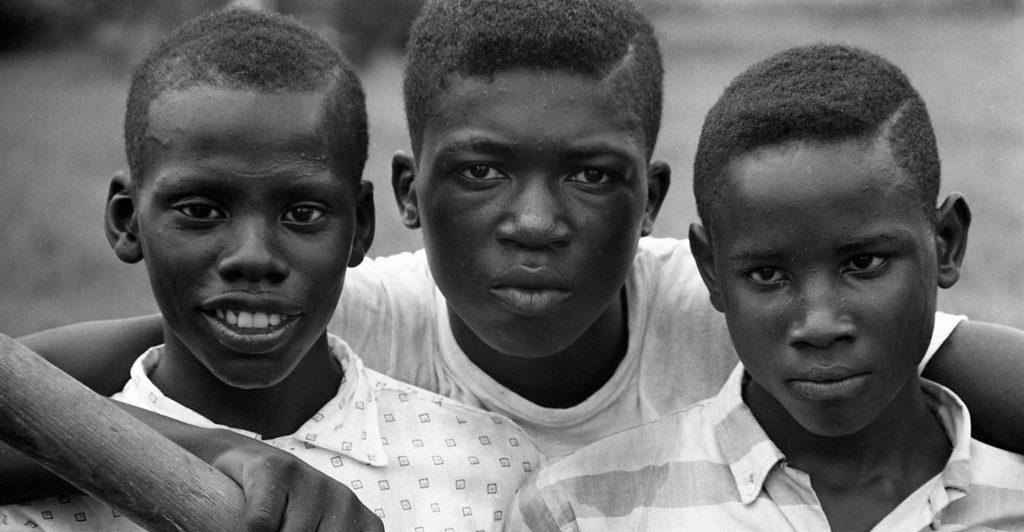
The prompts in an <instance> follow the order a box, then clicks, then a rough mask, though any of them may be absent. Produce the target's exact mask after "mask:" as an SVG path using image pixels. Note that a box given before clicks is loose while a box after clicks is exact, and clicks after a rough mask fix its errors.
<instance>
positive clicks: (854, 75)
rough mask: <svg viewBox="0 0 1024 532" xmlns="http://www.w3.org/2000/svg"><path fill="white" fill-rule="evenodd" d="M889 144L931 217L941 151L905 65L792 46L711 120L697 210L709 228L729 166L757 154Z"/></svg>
mask: <svg viewBox="0 0 1024 532" xmlns="http://www.w3.org/2000/svg"><path fill="white" fill-rule="evenodd" d="M853 139H861V140H864V141H871V140H875V139H884V140H885V141H887V142H888V144H889V147H890V149H891V151H892V154H893V157H894V159H895V161H896V164H897V165H898V166H899V167H900V169H902V170H903V172H904V173H905V174H906V176H907V177H908V178H909V180H910V181H911V185H912V186H913V187H914V189H915V190H916V192H917V193H918V194H919V197H920V201H921V202H922V205H923V208H924V209H925V210H924V212H926V213H931V212H932V211H934V208H935V201H936V199H937V197H938V191H939V173H940V169H939V153H938V148H937V146H936V142H935V134H934V132H933V131H932V125H931V121H930V120H929V118H928V112H927V110H926V109H925V105H924V102H923V101H922V100H921V97H920V96H919V95H918V93H917V91H915V90H914V88H913V87H912V86H911V84H910V81H909V80H908V79H907V76H906V75H905V74H904V73H903V72H902V71H900V69H899V68H897V67H896V66H894V65H893V64H892V63H890V62H888V61H886V60H885V59H883V58H881V57H879V56H877V55H875V54H872V53H870V52H867V51H864V50H861V49H858V48H853V47H849V46H843V45H833V44H817V45H810V46H802V47H796V48H791V49H789V50H786V51H784V52H781V53H779V54H776V55H773V56H771V57H769V58H768V59H765V60H764V61H761V62H759V63H757V64H755V65H753V66H752V67H750V68H749V69H748V70H746V71H745V72H743V73H742V74H740V75H739V76H738V77H736V79H734V80H733V81H732V83H730V84H729V86H728V87H726V89H725V92H724V93H723V94H722V96H721V97H720V98H719V99H718V101H717V102H716V103H715V105H714V106H713V107H712V108H711V110H710V111H709V112H708V114H707V117H706V118H705V120H704V127H703V129H702V131H701V135H700V141H699V143H698V145H697V153H696V156H695V158H694V163H693V189H694V196H695V197H696V199H697V211H698V214H699V215H700V218H701V220H702V221H703V222H704V223H705V225H707V224H709V223H710V222H711V215H712V211H713V208H714V205H715V204H716V202H717V201H719V200H720V198H721V194H722V191H723V189H724V186H725V184H726V180H727V179H728V175H727V173H726V172H727V170H728V167H729V164H730V163H731V162H732V161H733V160H735V159H736V158H737V157H739V156H742V155H744V154H746V153H749V152H751V151H753V150H755V149H758V148H761V147H766V146H773V145H779V144H782V143H785V142H789V141H812V142H823V143H831V142H840V141H845V140H853Z"/></svg>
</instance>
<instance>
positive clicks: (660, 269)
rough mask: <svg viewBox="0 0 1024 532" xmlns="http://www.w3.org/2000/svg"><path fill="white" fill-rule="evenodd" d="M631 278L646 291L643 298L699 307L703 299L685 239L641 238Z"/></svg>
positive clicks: (699, 282) (695, 269) (703, 295)
mask: <svg viewBox="0 0 1024 532" xmlns="http://www.w3.org/2000/svg"><path fill="white" fill-rule="evenodd" d="M632 275H633V282H635V283H636V284H637V286H638V288H639V289H640V290H642V291H644V292H646V294H645V297H650V298H652V299H653V298H658V297H669V298H672V299H673V300H674V301H675V302H682V303H684V304H690V302H691V301H693V302H696V303H698V304H700V305H704V304H705V302H706V300H707V290H706V289H705V287H704V282H703V281H702V280H701V278H700V272H699V270H697V263H696V262H695V261H694V260H693V255H692V254H691V253H690V244H689V241H688V240H680V239H676V238H653V237H644V238H641V239H640V243H639V245H638V246H637V253H636V258H635V259H634V260H633V272H632ZM708 306H709V305H708Z"/></svg>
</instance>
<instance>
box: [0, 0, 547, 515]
mask: <svg viewBox="0 0 1024 532" xmlns="http://www.w3.org/2000/svg"><path fill="white" fill-rule="evenodd" d="M125 139H126V145H127V154H128V161H129V168H130V173H131V177H130V178H128V177H126V176H124V175H118V176H115V178H114V180H113V182H112V184H111V196H110V199H109V202H108V208H107V219H106V221H107V224H106V229H107V234H108V237H109V240H110V242H111V245H112V247H113V248H114V251H115V253H116V254H117V256H118V257H119V258H120V259H121V260H124V261H126V262H138V261H140V260H142V259H143V258H145V261H146V266H147V271H148V273H149V277H150V282H151V284H152V286H153V292H154V296H155V297H156V300H157V303H158V304H159V306H160V309H161V313H162V317H163V321H164V338H165V340H166V343H165V344H164V345H162V346H159V347H156V348H153V349H151V350H149V351H148V352H147V353H146V354H144V355H143V356H142V357H141V358H139V359H138V361H137V362H136V363H135V365H134V367H133V368H132V379H131V381H130V382H129V383H128V384H127V385H126V386H125V388H124V390H123V391H122V392H121V393H119V394H117V395H116V396H115V397H116V398H118V399H120V400H122V401H124V402H127V403H130V404H133V405H135V406H137V407H141V408H146V409H149V410H152V411H155V412H158V413H161V414H163V415H166V416H169V417H173V418H177V419H179V420H182V421H186V422H188V423H191V424H194V425H197V426H201V427H206V428H218V427H219V428H228V427H230V428H231V429H232V430H235V431H238V432H241V433H243V434H247V435H250V436H252V437H254V438H258V439H263V440H264V441H265V442H267V443H269V444H270V445H273V446H276V447H279V448H282V449H286V450H287V451H289V452H291V453H293V454H295V455H296V456H298V457H300V458H301V459H303V460H304V461H306V462H308V463H309V464H311V465H313V466H314V467H316V468H317V469H319V470H321V471H323V472H325V473H327V474H329V475H330V476H331V477H332V478H334V479H336V480H338V481H340V482H342V483H344V484H345V485H347V486H348V487H349V488H351V489H352V490H353V492H354V493H356V494H357V495H358V496H359V497H360V499H361V500H362V502H363V503H364V504H365V505H367V507H369V508H370V509H372V510H373V511H374V512H375V513H376V514H377V517H379V518H380V519H381V521H382V522H383V523H384V525H385V526H387V527H388V529H389V530H414V529H419V528H424V529H430V530H442V529H458V530H482V529H494V528H497V527H500V525H501V521H502V519H503V517H502V511H503V510H504V509H505V508H506V507H507V505H508V502H509V501H510V500H511V497H512V494H513V493H514V491H515V489H516V487H517V486H518V485H519V484H520V483H521V482H522V479H523V478H524V476H525V475H526V473H527V472H529V471H530V470H531V469H532V468H533V467H535V466H536V464H537V452H536V450H535V448H534V447H533V445H532V442H531V441H530V439H529V437H528V436H527V435H526V434H525V433H523V432H522V431H521V430H520V429H519V428H518V427H516V426H515V425H514V424H513V423H511V422H509V421H508V420H507V419H505V418H503V417H501V416H497V415H494V414H489V413H486V412H483V411H480V410H478V409H475V408H472V407H469V406H466V405H462V404H459V403H457V402H454V401H452V400H450V399H447V398H442V397H440V396H438V395H435V394H433V393H429V392H426V391H424V390H421V389H417V388H414V387H412V386H410V385H406V384H403V383H399V382H397V381H395V380H393V379H390V378H388V377H386V376H383V375H380V374H378V373H376V372H373V371H371V370H368V369H365V368H364V367H363V366H362V362H361V361H360V359H359V358H358V357H357V356H356V355H355V354H354V353H353V352H352V351H351V349H349V347H348V345H347V344H345V343H344V342H343V341H342V340H341V339H339V338H337V337H334V336H331V335H328V334H327V332H326V326H327V322H328V321H329V319H330V318H331V316H332V314H333V312H334V308H335V305H336V303H337V300H338V296H339V295H340V293H341V290H342V284H343V280H344V277H345V271H346V267H347V266H355V265H356V264H358V263H359V262H360V261H361V260H362V259H363V256H364V254H365V251H366V249H367V247H368V246H369V244H370V242H371V240H372V236H373V200H372V192H371V187H370V185H369V184H368V183H367V182H365V181H361V180H360V176H361V173H362V169H363V165H364V163H365V160H366V150H367V133H366V111H365V104H364V99H363V92H362V88H361V86H360V84H359V81H358V79H357V78H356V77H355V74H354V73H353V72H352V71H351V69H350V67H349V66H348V64H347V62H346V61H345V60H344V59H343V58H342V57H341V55H340V54H339V53H338V52H337V51H335V50H334V49H333V48H331V47H330V46H329V45H327V44H326V43H325V42H324V41H323V40H321V39H319V38H318V37H316V36H315V35H314V34H313V33H312V32H311V31H310V30H308V29H306V28H303V27H301V26H299V25H298V24H297V23H295V22H293V21H291V20H289V19H286V18H284V17H280V16H273V15H269V14H265V13H260V12H256V11H249V10H228V11H222V12H217V13H214V14H212V15H209V16H206V17H202V18H200V19H197V20H195V21H193V22H190V23H188V24H186V25H184V26H183V27H182V28H180V29H179V30H177V31H176V32H175V33H174V34H172V35H171V36H170V37H169V38H168V39H167V40H165V41H164V42H163V43H162V44H161V45H159V46H158V47H157V48H156V49H155V50H154V51H153V52H152V53H151V54H150V55H149V56H148V57H147V58H146V60H144V62H143V63H142V64H141V65H140V66H139V67H138V68H137V69H136V70H135V73H134V75H133V78H132V83H131V87H130V89H129V97H128V111H127V115H126V119H125ZM2 513H3V515H4V518H3V519H2V520H0V528H6V525H12V526H16V527H36V526H43V527H47V528H48V527H50V526H53V525H52V523H56V526H61V524H73V523H76V522H83V521H84V524H86V525H88V526H90V527H91V529H94V530H113V529H118V528H120V527H122V526H124V527H128V528H131V524H130V523H127V522H126V520H125V519H124V518H123V517H119V516H117V515H116V514H113V513H112V512H111V511H110V510H109V509H106V508H105V507H103V506H102V505H99V504H98V503H97V502H96V501H94V500H92V499H87V498H75V499H71V500H53V499H50V500H45V501H37V502H34V503H32V504H31V505H28V506H9V507H6V508H3V509H2ZM283 524H284V525H286V526H290V527H293V528H294V527H297V526H298V527H301V526H302V525H297V524H295V523H283ZM341 524H345V523H341ZM341 524H339V523H335V524H334V525H335V526H340V525H341ZM322 525H327V524H326V523H323V524H322ZM310 526H313V527H315V526H316V523H313V524H312V525H310Z"/></svg>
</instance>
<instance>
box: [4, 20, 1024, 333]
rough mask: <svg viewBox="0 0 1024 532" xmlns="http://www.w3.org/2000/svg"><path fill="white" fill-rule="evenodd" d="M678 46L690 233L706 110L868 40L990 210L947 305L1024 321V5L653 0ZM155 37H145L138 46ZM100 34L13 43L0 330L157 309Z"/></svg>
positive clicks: (384, 122)
mask: <svg viewBox="0 0 1024 532" xmlns="http://www.w3.org/2000/svg"><path fill="white" fill-rule="evenodd" d="M649 9H650V13H651V17H652V20H654V21H655V25H656V26H657V28H658V31H659V37H660V39H661V42H662V52H663V55H664V58H665V66H666V80H665V94H666V98H665V112H664V115H663V116H664V118H663V124H662V134H661V138H660V140H659V148H658V149H657V151H656V154H655V156H656V157H657V158H660V159H663V160H666V161H668V162H669V163H670V164H671V165H672V167H673V168H674V170H675V172H674V176H673V184H672V188H671V190H670V191H669V198H668V200H667V202H666V205H665V207H664V208H663V210H662V213H661V216H660V217H659V219H658V222H657V224H656V227H657V229H656V234H657V235H660V236H674V237H683V236H685V231H686V227H687V225H688V224H689V223H690V222H691V221H693V220H694V219H695V217H696V213H695V208H694V206H693V200H692V196H691V191H690V187H691V179H690V173H691V172H690V164H691V161H692V157H693V152H694V148H695V145H696V140H697V134H698V131H699V128H700V123H701V120H702V118H703V115H704V113H705V112H706V110H707V109H708V108H709V107H710V105H711V104H712V103H713V102H714V100H715V98H716V97H717V96H718V94H719V92H720V91H721V90H722V89H723V88H724V86H725V85H726V84H727V83H728V81H729V80H730V79H731V78H732V77H733V76H734V75H736V74H738V73H739V72H740V71H741V70H742V69H743V68H745V67H746V66H748V65H749V64H751V63H752V62H754V61H756V60H758V59H761V58H763V57H765V56H767V55H768V54H770V53H772V52H775V51H778V50H780V49H783V48H785V47H788V46H791V45H795V44H803V43H807V42H814V41H833V42H843V43H849V44H854V45H858V46H862V47H865V48H868V49H870V50H873V51H875V52H877V53H879V54H882V55H883V56H885V57H887V58H889V59H891V60H892V61H893V62H895V63H896V64H897V65H899V66H901V67H902V68H903V69H904V70H905V71H906V72H907V74H908V75H909V76H910V78H911V80H912V81H913V82H914V84H915V86H916V87H917V88H918V90H919V91H920V92H921V93H922V95H923V97H924V99H925V101H926V103H927V104H928V106H929V110H930V112H931V115H932V120H933V122H934V125H935V130H936V134H937V136H938V141H939V151H940V154H941V155H942V160H943V190H942V192H943V194H946V193H949V192H951V191H959V192H962V193H963V194H964V195H965V196H966V197H967V199H968V201H969V203H970V204H971V206H972V208H973V212H974V225H973V227H972V230H971V235H970V243H969V246H968V253H967V259H966V264H965V267H964V273H963V277H962V279H961V281H960V283H959V284H958V285H957V286H956V287H954V288H953V289H951V290H947V291H943V292H942V293H941V294H940V307H941V308H942V309H944V310H947V311H951V312H958V313H966V314H968V315H969V316H970V317H972V318H973V319H979V320H988V321H996V322H1000V323H1005V324H1009V325H1013V326H1016V327H1022V328H1024V88H1022V87H1024V14H1022V13H1021V12H1020V10H1019V9H1018V10H1017V11H1013V10H1009V11H1007V10H983V11H981V12H979V13H974V14H968V15H964V14H962V13H959V12H948V11H947V12H936V11H933V10H924V9H916V10H909V11H905V12H901V13H895V12H887V11H882V10H877V9H846V10H844V11H842V12H835V11H826V10H822V9H782V10H779V9H774V10H761V11H756V12H745V13H744V12H736V11H729V10H722V9H716V10H709V9H696V8H694V7H693V5H690V4H686V5H682V4H676V5H673V4H670V3H662V4H659V5H658V6H649ZM138 53H139V50H134V49H133V50H131V54H129V55H133V56H136V57H137V55H138ZM110 55H111V53H110V50H108V49H104V48H103V47H95V46H77V47H72V48H69V47H64V48H58V49H53V48H50V49H47V50H21V51H17V52H5V53H3V54H0V273H2V275H0V332H2V333H5V334H8V335H13V336H18V335H22V334H27V333H30V332H33V331H37V330H41V329H44V328H49V327H53V326H57V325H62V324H66V323H72V322H76V321H82V320H87V319H97V318H111V317H119V316H130V315H136V314H140V313H151V312H155V311H156V306H155V304H154V303H153V302H152V298H151V296H150V293H149V288H148V284H147V282H146V279H145V268H144V267H143V266H141V265H125V264H122V263H120V262H119V261H118V260H117V259H116V257H115V256H114V254H113V253H112V252H111V251H110V249H109V247H108V245H107V243H106V240H105V238H104V236H103V231H102V215H103V203H104V197H105V191H106V186H107V183H108V180H109V177H110V176H111V175H112V173H113V172H115V171H117V170H119V169H122V168H124V166H125V163H124V153H123V149H122V140H121V122H122V119H123V107H124V98H125V87H126V84H127V73H126V71H125V69H124V68H122V67H120V66H119V65H117V64H115V63H112V61H111V59H110ZM401 67H402V61H401V57H400V55H399V54H396V53H387V52H384V53H380V54H378V55H377V56H375V57H374V58H373V60H371V61H369V62H368V63H367V65H366V66H365V67H363V68H362V71H361V76H362V78H363V81H364V84H365V88H366V92H367V96H368V106H369V114H370V128H371V129H370V134H371V149H370V160H369V162H368V164H367V171H366V178H367V179H370V180H372V181H374V183H375V186H376V200H377V212H378V230H377V238H376V242H375V244H374V249H373V250H372V252H373V253H372V254H374V255H382V254H390V253H394V252H397V251H402V250H411V249H415V248H417V247H418V246H419V245H420V236H419V233H418V232H413V231H408V230H406V229H404V228H403V227H402V226H401V225H400V224H399V223H398V218H397V215H396V212H397V211H396V209H395V207H394V202H393V199H392V195H391V191H390V183H389V174H388V172H389V161H390V156H391V154H392V152H393V151H394V150H396V149H406V150H407V149H408V142H409V141H408V138H407V136H406V134H405V131H404V127H405V121H404V117H403V114H402V105H401V97H400V89H401Z"/></svg>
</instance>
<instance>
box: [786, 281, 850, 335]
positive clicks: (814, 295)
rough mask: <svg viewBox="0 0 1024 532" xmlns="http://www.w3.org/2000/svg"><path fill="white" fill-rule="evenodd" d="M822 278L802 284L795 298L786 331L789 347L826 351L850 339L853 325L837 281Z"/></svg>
mask: <svg viewBox="0 0 1024 532" xmlns="http://www.w3.org/2000/svg"><path fill="white" fill-rule="evenodd" d="M823 277H825V276H818V277H816V278H814V279H810V280H807V281H805V282H803V283H802V286H801V287H800V292H799V294H798V295H797V296H796V300H795V301H794V305H795V307H796V308H795V312H794V319H793V321H792V323H791V326H790V329H789V344H790V345H791V346H793V347H796V348H808V347H810V348H816V349H826V348H829V347H832V346H833V345H835V344H837V343H842V342H849V341H852V340H853V337H854V336H853V335H854V324H853V322H852V320H851V319H850V316H849V313H848V312H847V309H846V307H847V303H846V300H845V299H844V296H843V294H842V291H841V290H840V289H839V288H838V287H837V283H838V281H836V280H833V279H829V278H823Z"/></svg>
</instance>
